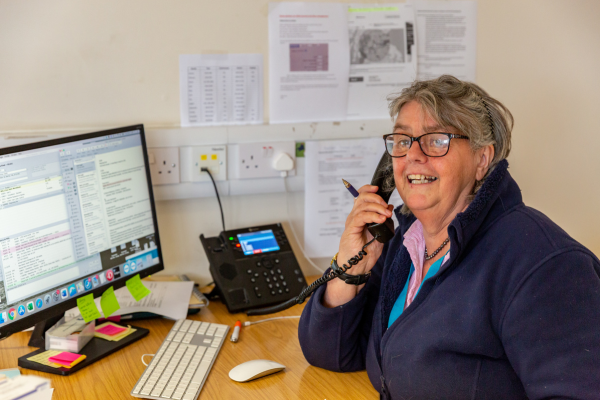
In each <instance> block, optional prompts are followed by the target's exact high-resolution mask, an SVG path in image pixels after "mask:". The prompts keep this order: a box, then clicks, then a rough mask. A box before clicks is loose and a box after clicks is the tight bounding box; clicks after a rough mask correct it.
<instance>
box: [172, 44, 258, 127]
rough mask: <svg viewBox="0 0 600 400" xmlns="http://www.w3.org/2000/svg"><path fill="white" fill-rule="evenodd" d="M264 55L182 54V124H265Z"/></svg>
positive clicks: (180, 78) (180, 58)
mask: <svg viewBox="0 0 600 400" xmlns="http://www.w3.org/2000/svg"><path fill="white" fill-rule="evenodd" d="M262 79H263V58H262V54H183V55H180V56H179V85H180V87H179V91H180V107H181V109H180V112H181V126H204V125H237V124H262V123H263V83H262Z"/></svg>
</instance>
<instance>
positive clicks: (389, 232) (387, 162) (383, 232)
mask: <svg viewBox="0 0 600 400" xmlns="http://www.w3.org/2000/svg"><path fill="white" fill-rule="evenodd" d="M393 173H394V171H393V168H392V160H391V157H390V155H389V154H388V153H387V151H386V152H385V153H383V156H382V157H381V160H379V164H377V168H376V169H375V173H374V174H373V178H372V179H371V185H373V186H377V187H378V188H379V189H378V190H377V194H378V195H379V196H381V198H382V199H383V201H385V202H386V203H387V202H388V201H389V199H390V196H391V195H392V193H393V191H394V189H395V186H394V185H393V184H391V185H390V184H389V183H388V182H386V181H387V180H388V177H389V176H390V174H391V175H392V176H393ZM392 182H393V179H392ZM367 229H368V230H369V232H370V233H371V235H373V239H372V240H371V241H369V242H368V243H367V244H365V245H364V246H363V248H362V249H361V250H360V251H359V253H358V255H356V256H355V257H352V258H351V259H350V260H348V264H350V265H349V266H347V265H344V266H343V267H342V268H339V267H338V269H337V270H334V269H331V270H330V271H329V272H328V273H327V274H325V275H323V276H322V277H320V278H319V279H317V280H316V281H314V282H313V283H312V284H311V285H310V286H308V287H307V288H305V289H304V290H302V292H301V293H300V294H299V295H298V296H297V297H295V298H292V299H290V300H288V301H286V302H284V303H281V304H278V305H276V306H273V307H266V308H261V309H253V310H249V311H248V312H247V314H248V315H265V314H272V313H276V312H279V311H283V310H286V309H288V308H290V307H292V306H293V305H296V304H302V303H303V302H304V300H306V298H308V297H309V296H310V295H311V294H312V293H313V292H314V291H315V290H317V288H318V287H319V286H321V285H324V284H325V283H327V282H329V281H330V280H332V279H335V278H337V277H338V276H341V277H343V274H344V273H345V272H346V271H347V270H348V269H350V268H351V267H352V266H353V265H356V264H357V263H358V262H360V260H362V259H363V257H364V256H365V255H367V252H366V251H365V249H366V248H367V247H368V246H369V245H370V244H371V243H373V241H375V240H377V241H378V242H381V243H386V242H388V241H389V240H390V239H391V238H393V237H394V221H392V219H391V218H387V219H386V220H385V222H382V223H380V224H377V223H371V224H368V225H367Z"/></svg>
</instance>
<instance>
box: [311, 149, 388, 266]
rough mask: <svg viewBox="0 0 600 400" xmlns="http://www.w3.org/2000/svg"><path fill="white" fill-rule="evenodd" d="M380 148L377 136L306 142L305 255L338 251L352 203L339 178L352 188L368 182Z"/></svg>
mask: <svg viewBox="0 0 600 400" xmlns="http://www.w3.org/2000/svg"><path fill="white" fill-rule="evenodd" d="M383 151H384V148H383V140H382V139H381V138H370V139H346V140H324V141H309V142H306V150H305V152H304V156H305V157H306V171H305V178H304V179H305V190H304V196H305V199H304V208H305V209H304V247H305V250H306V252H307V253H308V255H309V257H332V256H333V255H334V254H335V253H336V252H337V251H338V248H339V244H340V238H341V236H342V233H343V232H344V226H345V223H346V218H347V217H348V214H350V211H351V210H352V207H353V205H354V197H353V196H352V195H351V194H350V192H349V191H348V190H347V189H346V187H345V186H344V184H343V183H342V179H345V180H347V181H348V182H350V183H351V184H352V186H354V188H356V190H358V189H359V188H360V187H361V186H363V185H366V184H369V183H371V178H372V177H373V173H374V172H375V168H376V167H377V164H378V163H379V160H380V158H381V155H382V154H383Z"/></svg>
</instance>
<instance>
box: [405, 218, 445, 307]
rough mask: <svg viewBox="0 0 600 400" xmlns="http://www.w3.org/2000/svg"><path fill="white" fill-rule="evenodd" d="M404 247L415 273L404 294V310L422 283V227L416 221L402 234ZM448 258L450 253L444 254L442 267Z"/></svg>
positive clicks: (423, 245)
mask: <svg viewBox="0 0 600 400" xmlns="http://www.w3.org/2000/svg"><path fill="white" fill-rule="evenodd" d="M404 247H406V250H408V254H409V255H410V259H411V260H412V263H413V267H414V268H415V272H414V273H413V274H412V275H411V277H410V281H409V283H408V292H407V293H406V304H404V309H405V310H406V307H408V306H409V305H410V303H412V301H413V300H414V299H415V295H416V294H417V291H418V290H419V287H420V286H421V283H422V282H423V263H424V262H425V237H424V236H423V225H422V224H421V221H419V220H418V219H417V220H416V221H415V222H413V224H412V225H411V226H410V228H408V230H407V231H406V233H405V234H404ZM449 258H450V252H448V253H447V254H446V256H445V257H444V260H443V261H442V265H444V264H445V263H446V261H448V259H449Z"/></svg>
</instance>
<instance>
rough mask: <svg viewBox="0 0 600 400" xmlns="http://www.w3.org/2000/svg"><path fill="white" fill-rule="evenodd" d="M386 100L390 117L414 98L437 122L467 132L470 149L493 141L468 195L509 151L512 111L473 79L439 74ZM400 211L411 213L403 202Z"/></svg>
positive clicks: (479, 185) (464, 133)
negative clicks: (488, 158) (489, 156)
mask: <svg viewBox="0 0 600 400" xmlns="http://www.w3.org/2000/svg"><path fill="white" fill-rule="evenodd" d="M388 101H389V102H390V103H389V110H390V115H391V117H392V118H396V117H397V115H398V113H399V112H400V110H401V109H402V107H403V106H404V105H405V104H406V103H408V102H411V101H416V102H417V103H419V104H420V105H421V106H422V107H423V109H424V110H425V112H426V113H427V114H428V115H429V116H431V118H433V119H434V120H435V121H436V123H438V124H439V125H440V126H446V127H453V128H455V129H456V130H458V131H459V132H460V134H461V135H465V136H468V137H469V143H470V145H471V149H472V150H473V151H476V150H478V149H480V148H482V147H485V146H488V145H490V144H492V145H494V157H493V159H492V160H491V162H490V167H489V169H488V172H487V174H486V175H485V177H484V178H483V179H482V180H481V181H477V182H476V183H475V186H474V187H473V191H472V196H471V199H472V198H473V197H474V195H475V193H477V191H478V190H479V189H480V188H481V186H482V185H483V182H484V181H485V179H486V178H487V177H488V176H489V174H490V172H491V171H493V170H494V168H495V167H496V165H497V164H498V163H499V162H500V161H502V160H504V159H505V158H506V157H508V154H509V153H510V147H511V143H510V139H511V131H512V128H513V125H514V119H513V116H512V114H511V113H510V111H509V110H508V108H506V107H505V106H504V105H503V104H502V103H500V102H499V101H498V100H496V99H494V98H493V97H491V96H490V95H489V94H487V92H486V91H485V90H483V89H482V88H480V87H479V86H477V85H476V84H474V83H471V82H463V81H461V80H459V79H457V78H455V77H453V76H450V75H442V76H440V77H439V78H436V79H432V80H428V81H415V82H413V84H412V85H411V86H410V87H407V88H405V89H403V90H402V92H401V93H400V95H392V96H390V97H388ZM391 179H392V182H386V184H387V185H393V186H395V185H394V183H393V176H392V177H391ZM387 185H386V186H387ZM402 213H403V214H409V213H410V210H409V209H408V207H406V205H405V206H403V207H402Z"/></svg>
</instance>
